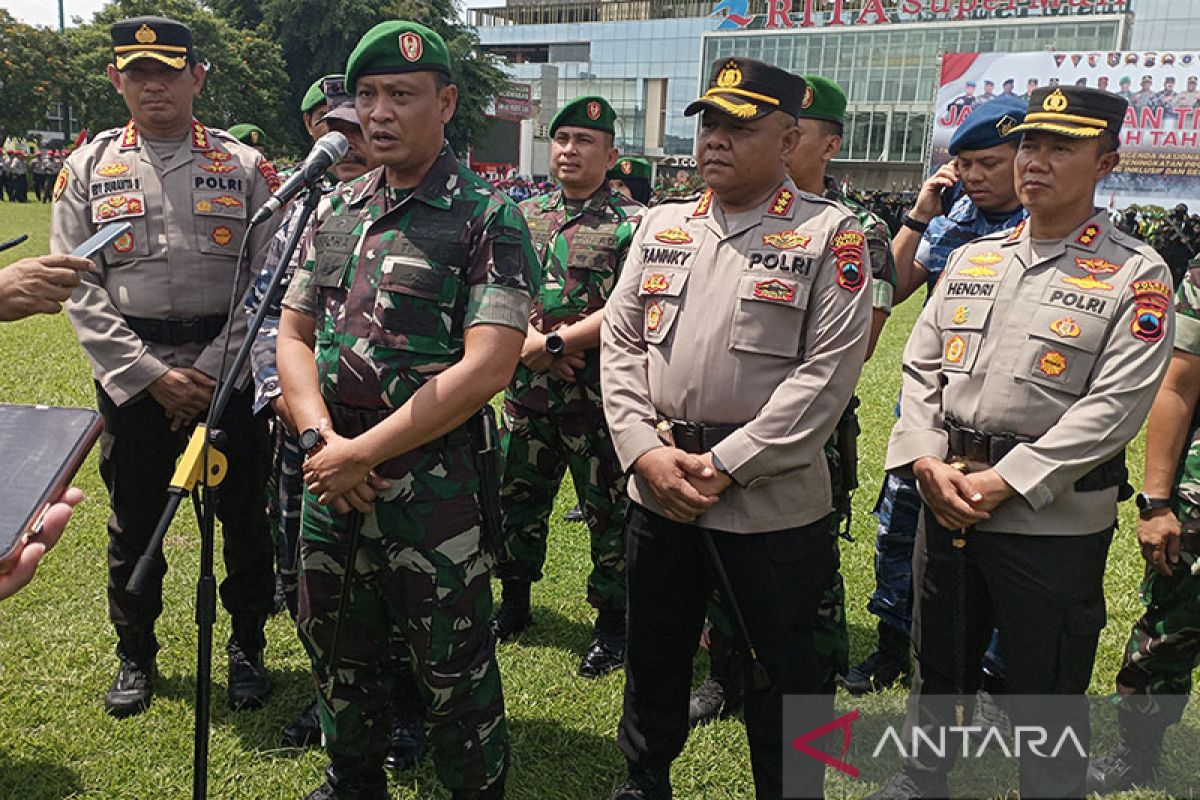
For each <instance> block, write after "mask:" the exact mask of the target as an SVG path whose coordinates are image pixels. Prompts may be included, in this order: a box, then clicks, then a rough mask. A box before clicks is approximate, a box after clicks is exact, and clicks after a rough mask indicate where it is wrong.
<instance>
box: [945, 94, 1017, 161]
mask: <svg viewBox="0 0 1200 800" xmlns="http://www.w3.org/2000/svg"><path fill="white" fill-rule="evenodd" d="M1025 108H1026V104H1025V103H1024V102H1022V101H1021V100H1019V99H1017V98H1015V97H998V98H996V99H995V100H989V101H988V102H986V103H982V104H979V105H976V106H975V107H974V108H973V109H971V113H970V115H969V116H968V117H967V118H966V120H964V121H963V123H962V124H961V125H959V126H958V130H956V131H955V132H954V135H953V136H951V137H950V155H952V156H956V155H958V151H959V150H986V149H987V148H989V147H995V146H996V145H998V144H1003V143H1004V142H1011V141H1013V140H1014V139H1018V138H1020V136H1021V134H1020V133H1012V129H1013V128H1015V127H1017V126H1018V125H1020V124H1021V123H1022V122H1024V121H1025Z"/></svg>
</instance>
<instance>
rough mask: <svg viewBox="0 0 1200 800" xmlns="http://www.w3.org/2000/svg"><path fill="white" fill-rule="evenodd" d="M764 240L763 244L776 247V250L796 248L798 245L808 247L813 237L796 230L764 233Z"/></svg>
mask: <svg viewBox="0 0 1200 800" xmlns="http://www.w3.org/2000/svg"><path fill="white" fill-rule="evenodd" d="M762 240H763V244H765V245H767V246H768V247H774V248H775V249H776V250H795V249H796V248H797V247H808V243H809V242H811V241H812V237H811V236H806V235H804V234H803V233H796V232H795V231H779V232H778V233H764V234H763V237H762Z"/></svg>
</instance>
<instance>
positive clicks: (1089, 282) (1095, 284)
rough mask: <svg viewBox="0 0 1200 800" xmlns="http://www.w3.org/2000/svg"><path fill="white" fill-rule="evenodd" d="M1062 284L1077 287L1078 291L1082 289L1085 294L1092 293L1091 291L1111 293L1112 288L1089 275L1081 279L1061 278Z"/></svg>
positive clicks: (1109, 284)
mask: <svg viewBox="0 0 1200 800" xmlns="http://www.w3.org/2000/svg"><path fill="white" fill-rule="evenodd" d="M1063 283H1069V284H1071V285H1072V286H1078V287H1079V288H1080V289H1083V290H1084V291H1085V292H1092V291H1103V292H1108V291H1112V288H1113V287H1112V284H1111V283H1105V282H1104V281H1102V280H1100V279H1099V278H1096V277H1093V276H1091V275H1087V276H1084V277H1082V278H1074V277H1071V276H1070V275H1067V276H1065V277H1064V278H1063Z"/></svg>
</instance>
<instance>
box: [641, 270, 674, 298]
mask: <svg viewBox="0 0 1200 800" xmlns="http://www.w3.org/2000/svg"><path fill="white" fill-rule="evenodd" d="M670 288H671V276H669V275H667V274H666V273H665V272H651V273H650V274H649V275H647V276H646V278H645V280H643V281H642V291H643V292H645V293H646V294H662V293H663V292H665V291H667V290H668V289H670Z"/></svg>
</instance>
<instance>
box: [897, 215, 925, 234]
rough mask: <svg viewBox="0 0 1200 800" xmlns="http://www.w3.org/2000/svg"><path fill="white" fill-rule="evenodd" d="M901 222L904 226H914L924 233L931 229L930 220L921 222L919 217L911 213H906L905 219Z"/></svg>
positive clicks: (913, 227)
mask: <svg viewBox="0 0 1200 800" xmlns="http://www.w3.org/2000/svg"><path fill="white" fill-rule="evenodd" d="M900 222H901V224H902V225H903V226H904V227H906V228H912V229H913V230H914V231H916V232H917V233H924V232H925V231H927V230H929V223H928V222H921V220H919V219H913V218H912V216H911V215H909V214H905V215H904V219H902V220H901V221H900Z"/></svg>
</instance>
